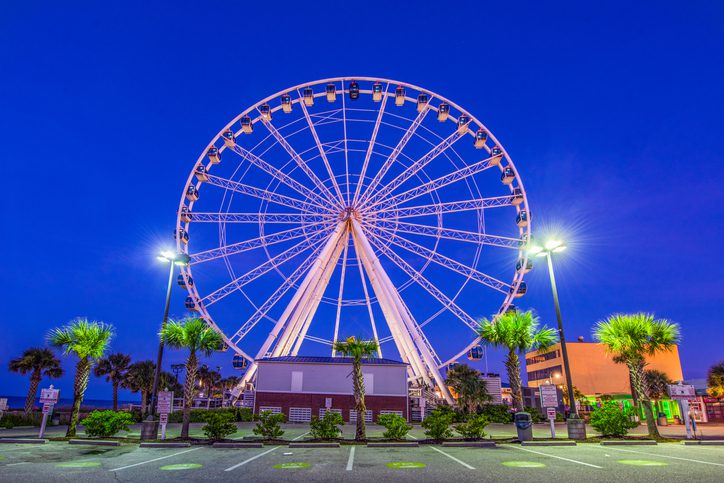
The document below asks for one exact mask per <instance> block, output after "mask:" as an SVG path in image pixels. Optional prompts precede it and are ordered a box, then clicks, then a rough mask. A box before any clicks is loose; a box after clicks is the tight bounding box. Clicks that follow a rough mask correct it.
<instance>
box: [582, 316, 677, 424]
mask: <svg viewBox="0 0 724 483" xmlns="http://www.w3.org/2000/svg"><path fill="white" fill-rule="evenodd" d="M593 336H594V338H595V339H596V340H598V341H599V342H601V343H602V344H603V345H605V346H606V349H607V350H608V351H609V352H610V353H611V354H613V360H614V361H615V362H617V363H619V364H626V366H627V367H628V370H629V374H630V376H631V381H632V383H633V384H632V385H633V389H634V391H635V393H636V394H635V395H636V397H637V400H638V401H639V402H640V403H642V405H643V408H644V414H645V416H646V425H647V427H648V430H649V435H650V436H651V437H654V438H658V437H660V435H659V430H658V428H657V427H656V420H655V419H654V414H653V412H652V410H651V401H650V400H649V396H648V394H647V393H646V382H645V380H644V368H645V366H646V359H645V358H646V356H652V355H654V354H656V353H657V352H663V351H669V350H671V349H672V348H673V347H674V346H675V345H676V344H677V343H678V342H679V339H680V332H679V326H678V325H677V324H675V323H672V322H669V321H668V320H665V319H656V318H654V316H653V314H646V313H642V312H639V313H636V314H614V315H611V316H609V317H608V319H606V320H605V321H600V322H598V324H596V327H595V328H594V330H593Z"/></svg>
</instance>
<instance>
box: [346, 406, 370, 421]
mask: <svg viewBox="0 0 724 483" xmlns="http://www.w3.org/2000/svg"><path fill="white" fill-rule="evenodd" d="M349 422H350V423H356V422H357V411H356V410H354V409H350V410H349ZM371 422H372V410H371V409H368V410H367V411H365V423H371Z"/></svg>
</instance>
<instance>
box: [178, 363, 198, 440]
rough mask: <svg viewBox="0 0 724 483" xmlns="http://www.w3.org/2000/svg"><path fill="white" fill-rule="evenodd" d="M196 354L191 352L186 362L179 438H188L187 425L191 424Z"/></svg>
mask: <svg viewBox="0 0 724 483" xmlns="http://www.w3.org/2000/svg"><path fill="white" fill-rule="evenodd" d="M197 365H198V361H197V360H196V353H195V352H193V351H192V352H191V354H189V358H188V360H186V379H185V380H184V417H183V424H182V425H181V438H183V439H186V438H188V437H189V424H191V404H192V403H193V400H194V389H195V387H196V366H197Z"/></svg>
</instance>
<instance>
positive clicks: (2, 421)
mask: <svg viewBox="0 0 724 483" xmlns="http://www.w3.org/2000/svg"><path fill="white" fill-rule="evenodd" d="M41 417H42V416H39V415H38V414H37V413H33V414H31V415H30V416H25V414H24V413H5V414H3V417H2V418H0V428H5V429H12V428H14V427H15V426H40V418H41Z"/></svg>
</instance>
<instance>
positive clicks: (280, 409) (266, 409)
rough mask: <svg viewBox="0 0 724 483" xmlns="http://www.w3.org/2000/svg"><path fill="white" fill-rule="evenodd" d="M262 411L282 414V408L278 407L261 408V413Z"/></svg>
mask: <svg viewBox="0 0 724 483" xmlns="http://www.w3.org/2000/svg"><path fill="white" fill-rule="evenodd" d="M262 411H270V412H271V413H272V414H280V413H281V412H282V408H278V407H276V406H260V407H259V412H262Z"/></svg>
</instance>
